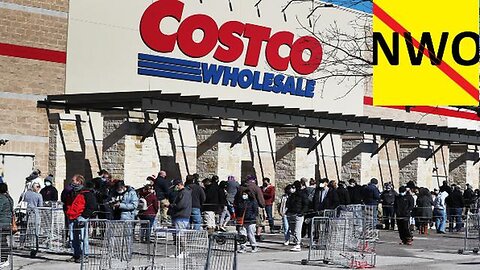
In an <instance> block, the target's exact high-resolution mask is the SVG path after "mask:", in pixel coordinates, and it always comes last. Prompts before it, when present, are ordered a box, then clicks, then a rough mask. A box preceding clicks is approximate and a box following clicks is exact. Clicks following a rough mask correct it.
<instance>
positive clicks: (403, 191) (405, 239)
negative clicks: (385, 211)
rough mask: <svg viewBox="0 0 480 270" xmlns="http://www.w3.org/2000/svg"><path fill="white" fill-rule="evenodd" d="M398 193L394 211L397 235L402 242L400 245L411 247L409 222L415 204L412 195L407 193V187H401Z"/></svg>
mask: <svg viewBox="0 0 480 270" xmlns="http://www.w3.org/2000/svg"><path fill="white" fill-rule="evenodd" d="M398 191H399V193H400V194H399V195H398V196H396V197H395V203H394V209H395V215H396V216H397V227H398V234H399V236H400V240H401V241H402V242H401V243H400V244H403V245H411V244H412V242H413V236H412V232H411V231H410V228H409V222H410V217H411V216H412V210H413V207H414V205H415V204H414V201H413V197H412V195H410V194H409V193H408V192H407V187H405V186H401V187H400V188H399V190H398Z"/></svg>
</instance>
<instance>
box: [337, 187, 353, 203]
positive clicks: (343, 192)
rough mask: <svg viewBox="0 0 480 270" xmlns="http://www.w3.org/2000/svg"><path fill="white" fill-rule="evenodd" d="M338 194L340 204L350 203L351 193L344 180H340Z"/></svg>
mask: <svg viewBox="0 0 480 270" xmlns="http://www.w3.org/2000/svg"><path fill="white" fill-rule="evenodd" d="M337 195H338V204H339V205H349V204H350V194H349V193H348V190H347V184H346V183H345V182H344V181H339V182H338V188H337Z"/></svg>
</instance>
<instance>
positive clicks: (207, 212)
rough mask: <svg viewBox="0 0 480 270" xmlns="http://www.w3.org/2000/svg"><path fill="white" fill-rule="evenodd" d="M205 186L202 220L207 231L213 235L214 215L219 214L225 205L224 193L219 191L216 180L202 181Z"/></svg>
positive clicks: (207, 179)
mask: <svg viewBox="0 0 480 270" xmlns="http://www.w3.org/2000/svg"><path fill="white" fill-rule="evenodd" d="M203 184H204V185H205V203H204V204H203V212H204V213H203V218H204V223H205V225H206V227H207V231H209V232H210V233H213V232H214V231H215V228H216V221H215V214H217V213H220V211H221V210H223V206H224V205H225V200H226V198H225V193H224V192H223V191H222V190H221V189H220V187H219V186H218V183H217V182H216V179H215V178H213V177H212V179H209V178H206V179H205V180H203Z"/></svg>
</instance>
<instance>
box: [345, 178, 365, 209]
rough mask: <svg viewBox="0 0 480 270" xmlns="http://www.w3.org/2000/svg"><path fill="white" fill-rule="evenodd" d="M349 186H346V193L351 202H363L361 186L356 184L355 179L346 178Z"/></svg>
mask: <svg viewBox="0 0 480 270" xmlns="http://www.w3.org/2000/svg"><path fill="white" fill-rule="evenodd" d="M348 184H349V186H348V187H347V190H348V195H349V196H350V203H351V204H362V203H363V188H362V186H360V185H358V184H357V181H355V179H350V180H348Z"/></svg>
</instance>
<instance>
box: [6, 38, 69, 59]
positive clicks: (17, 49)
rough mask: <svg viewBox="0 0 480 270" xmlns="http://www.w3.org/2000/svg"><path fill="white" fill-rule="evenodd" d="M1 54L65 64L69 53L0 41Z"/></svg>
mask: <svg viewBox="0 0 480 270" xmlns="http://www.w3.org/2000/svg"><path fill="white" fill-rule="evenodd" d="M0 55H3V56H12V57H20V58H26V59H34V60H41V61H48V62H54V63H61V64H65V63H66V62H67V53H66V52H62V51H55V50H48V49H40V48H34V47H27V46H20V45H13V44H6V43H0Z"/></svg>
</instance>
